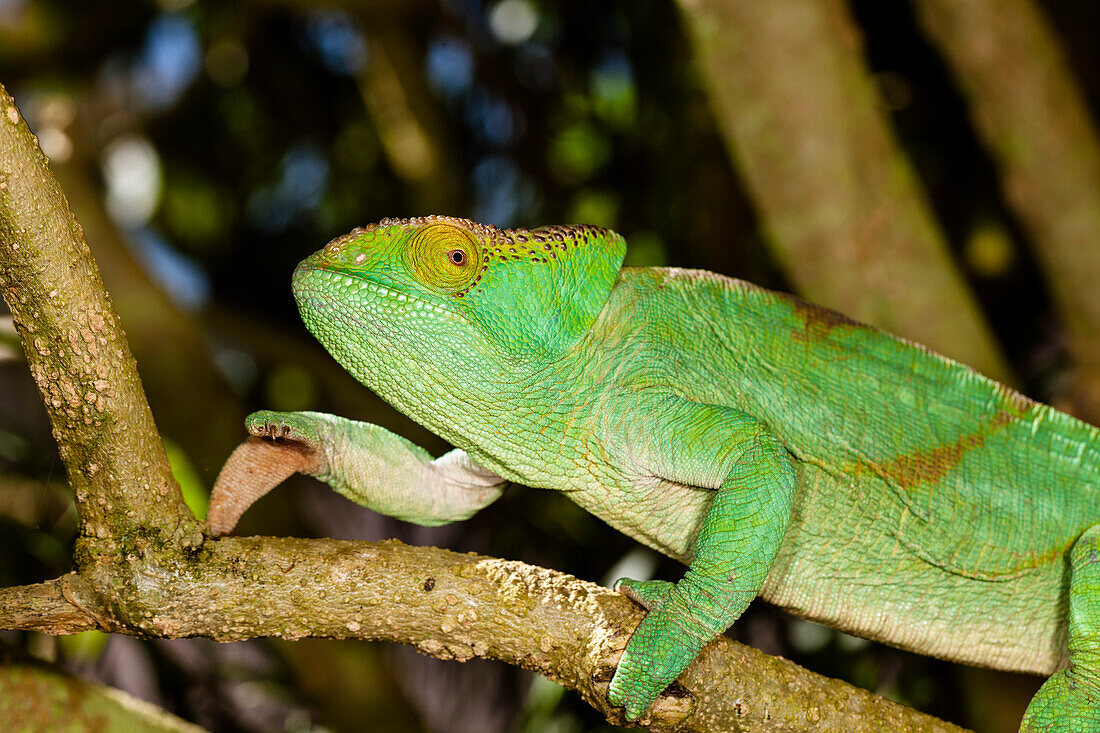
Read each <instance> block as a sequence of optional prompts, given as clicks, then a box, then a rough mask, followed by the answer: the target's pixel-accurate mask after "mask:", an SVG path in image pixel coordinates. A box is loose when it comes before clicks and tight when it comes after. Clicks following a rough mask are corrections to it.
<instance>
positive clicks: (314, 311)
mask: <svg viewBox="0 0 1100 733" xmlns="http://www.w3.org/2000/svg"><path fill="white" fill-rule="evenodd" d="M625 247H626V244H625V241H624V239H623V238H622V237H621V236H619V235H618V234H616V233H614V232H612V231H610V230H607V229H603V228H599V227H595V226H590V225H581V226H544V227H541V228H536V229H501V228H496V227H493V226H489V225H483V224H479V223H475V222H472V221H469V220H465V219H460V218H454V217H448V216H441V215H432V216H425V217H418V218H409V219H383V220H382V221H381V222H379V223H377V224H373V225H370V226H367V227H365V228H359V229H355V230H354V231H352V232H350V233H349V234H346V235H344V236H341V237H339V238H337V239H334V240H333V241H331V242H330V243H329V244H327V245H326V246H325V247H324V248H323V249H321V250H319V251H317V252H315V253H314V254H312V255H310V256H309V257H307V258H306V259H305V260H303V261H302V262H301V263H300V264H299V265H298V267H297V268H296V269H295V271H294V274H293V278H292V286H293V293H294V297H295V299H296V301H297V304H298V308H299V310H300V313H301V316H302V319H303V321H304V323H305V325H306V327H307V328H308V329H309V330H310V331H311V332H312V333H313V334H314V335H315V336H316V338H317V339H318V340H319V341H320V342H321V344H322V345H323V346H324V347H325V348H326V349H327V350H328V351H329V352H330V353H331V354H332V355H333V356H334V357H335V358H336V360H337V361H338V362H339V363H340V364H341V365H342V366H343V367H344V368H345V369H347V370H348V371H349V372H350V373H351V374H352V375H354V376H355V377H356V378H357V379H358V380H359V381H360V382H361V383H362V384H364V385H365V386H367V387H369V388H370V389H371V390H373V391H374V392H376V393H377V394H378V395H380V396H381V397H382V398H383V399H385V400H386V401H388V402H389V403H391V404H392V405H393V406H395V407H396V408H397V409H398V410H400V411H401V412H403V413H405V414H407V415H409V416H410V417H412V418H413V419H414V420H416V421H417V422H419V423H421V424H422V425H424V426H425V427H427V428H428V429H429V430H431V431H433V432H434V433H436V434H438V435H439V436H441V437H442V438H444V439H446V440H447V441H449V442H450V443H451V444H452V445H454V446H455V449H454V450H453V451H451V452H449V453H446V454H445V455H443V456H441V457H439V458H434V459H433V457H432V456H431V455H430V454H429V453H428V452H427V451H425V450H424V449H422V448H421V447H419V446H417V445H415V444H414V443H412V442H410V441H408V440H406V439H405V438H403V437H401V436H398V435H396V434H394V433H392V432H390V431H388V430H386V429H384V428H381V427H379V426H376V425H372V424H369V423H364V422H356V421H352V420H349V419H346V418H341V417H337V416H334V415H329V414H324V413H318V412H272V411H261V412H257V413H253V414H252V415H250V416H248V418H247V420H246V428H247V430H248V432H249V433H250V435H251V436H252V437H251V438H249V440H251V441H257V440H267V441H279V442H281V443H282V444H283V445H284V446H287V447H290V448H292V450H291V453H292V454H294V455H295V456H296V458H295V459H294V460H293V461H290V462H289V463H287V464H286V465H281V466H272V465H267V464H263V463H262V462H261V463H258V464H256V465H250V466H247V467H246V468H247V470H245V471H242V470H239V466H238V468H235V469H233V470H230V466H231V465H232V464H233V463H234V459H233V458H232V457H231V459H230V461H228V462H227V465H226V468H225V469H223V472H222V474H221V475H220V477H219V479H218V481H217V482H216V485H215V489H214V492H213V496H212V501H211V509H210V513H209V515H208V522H209V524H210V528H211V532H212V534H215V535H219V534H225V533H227V532H229V531H230V530H231V529H232V528H233V526H235V524H236V522H237V519H238V518H239V517H240V515H241V513H242V512H243V511H244V510H245V509H246V508H247V507H248V506H249V505H250V504H251V503H252V502H253V501H254V500H255V499H256V498H257V497H258V496H260V495H262V494H263V493H264V492H266V491H267V490H269V489H270V488H272V487H273V486H274V485H276V484H278V483H279V482H281V481H282V480H283V479H284V478H286V477H287V476H288V475H290V474H291V473H293V472H295V471H300V472H302V473H307V474H309V475H312V476H315V477H317V478H319V479H321V480H322V481H325V482H327V483H328V484H329V485H331V486H332V488H333V489H335V490H336V491H338V492H339V493H341V494H343V495H345V496H347V497H348V498H350V499H352V500H353V501H355V502H358V503H359V504H362V505H364V506H366V507H369V508H370V509H373V510H375V511H378V512H381V513H383V514H386V515H389V516H393V517H397V518H398V519H402V520H406V521H409V522H415V523H418V524H422V525H439V524H445V523H448V522H454V521H459V520H462V519H466V518H468V517H470V516H471V515H473V514H474V513H475V512H477V511H478V510H479V509H481V508H483V507H484V506H486V505H488V504H489V503H491V502H492V501H494V500H495V499H496V498H497V497H499V496H500V495H501V493H502V492H503V491H504V489H505V488H506V487H507V486H508V485H509V484H513V483H514V484H522V485H526V486H531V487H537V488H545V489H554V490H557V491H561V492H563V493H564V494H565V495H566V496H567V497H568V498H570V499H572V500H573V501H575V502H576V503H577V504H579V505H580V506H581V507H583V508H584V509H585V510H587V511H588V512H591V513H592V514H594V515H595V516H597V517H599V518H601V519H602V520H604V521H605V522H607V523H608V524H610V525H611V526H612V527H615V528H616V529H618V530H620V531H622V532H624V533H626V534H627V535H629V536H631V537H633V538H634V539H636V540H637V541H639V542H641V543H643V544H645V545H647V546H649V547H651V548H653V549H655V550H657V551H659V552H662V553H664V554H666V555H669V556H671V557H673V558H675V559H677V560H679V561H682V562H683V563H684V564H686V565H687V570H686V572H685V574H684V575H683V577H682V578H681V579H680V580H678V581H677V582H675V583H673V582H669V581H665V580H645V581H638V580H631V579H628V578H627V579H622V580H619V581H618V582H617V583H616V585H615V588H616V589H617V590H619V591H620V592H622V593H624V594H625V595H627V596H628V597H630V598H631V599H633V600H634V601H636V602H637V603H638V604H640V605H641V606H643V607H644V608H645V609H646V615H645V617H644V619H643V620H642V621H641V623H640V625H639V626H638V627H637V628H636V630H635V631H634V632H633V634H632V635H631V637H630V639H629V641H628V643H627V645H626V648H625V650H624V652H623V654H622V657H621V659H620V660H619V662H618V664H617V666H616V669H615V672H614V676H613V677H612V679H611V682H610V687H609V691H608V699H609V701H610V703H611V704H612V705H615V706H622V707H623V708H625V711H624V714H625V717H626V718H627V719H628V720H637V719H638V718H640V717H641V716H642V715H643V714H644V713H645V711H646V710H647V709H648V707H649V706H650V705H651V704H652V703H653V702H654V700H655V699H656V698H657V697H658V696H659V695H660V693H661V692H662V691H663V690H664V689H665V688H666V687H667V686H668V685H669V684H670V683H672V682H673V681H674V680H675V679H676V677H677V676H678V675H679V674H680V673H681V672H682V671H683V670H684V669H686V667H687V666H688V665H690V663H691V662H692V661H693V659H694V658H695V657H696V655H697V654H698V653H699V651H700V650H701V649H702V647H703V646H704V645H705V644H707V643H708V642H709V641H711V640H712V639H714V638H715V637H716V636H718V635H719V634H721V633H723V632H724V631H725V630H726V629H727V628H729V627H730V626H731V625H732V624H733V623H734V622H735V621H736V620H737V618H738V617H739V616H740V615H741V614H742V612H743V611H744V610H745V608H746V607H747V606H748V605H749V603H750V602H751V601H752V600H753V599H754V598H755V597H757V596H760V597H762V598H764V599H766V600H767V601H769V602H771V603H773V604H776V605H778V606H779V607H781V608H784V609H786V610H787V611H789V612H791V613H793V614H795V615H797V616H800V617H802V618H806V619H810V620H813V621H817V622H819V623H822V624H826V625H828V626H831V627H834V628H837V629H841V630H843V631H846V632H849V633H852V634H856V635H859V636H862V637H865V638H869V639H874V640H878V641H882V642H885V643H887V644H890V645H893V646H896V647H900V648H902V649H907V650H911V651H915V652H919V653H922V654H926V655H932V656H936V657H940V658H943V659H948V660H953V661H957V662H962V663H966V664H971V665H978V666H985V667H991V668H996V669H1002V670H1014V671H1020V672H1029V673H1035V674H1041V675H1049V677H1048V679H1047V680H1046V681H1045V682H1044V684H1043V685H1042V687H1041V688H1040V690H1039V692H1038V693H1037V694H1036V696H1035V697H1034V698H1033V700H1032V701H1031V702H1030V704H1029V706H1028V709H1027V712H1026V714H1025V716H1024V719H1023V722H1022V727H1021V730H1023V731H1029V732H1032V731H1054V730H1057V731H1063V730H1065V731H1069V730H1100V667H1098V664H1100V529H1098V527H1100V432H1098V430H1097V429H1096V428H1094V427H1092V426H1090V425H1087V424H1085V423H1083V422H1081V421H1079V420H1077V419H1075V418H1073V417H1071V416H1069V415H1067V414H1064V413H1062V412H1059V411H1057V410H1055V409H1054V408H1052V407H1049V406H1047V405H1044V404H1040V403H1038V402H1034V401H1032V400H1030V399H1028V398H1027V397H1025V396H1023V395H1021V394H1019V393H1017V392H1015V391H1013V390H1012V389H1010V388H1008V387H1006V386H1003V385H1001V384H998V383H996V382H994V381H992V380H990V379H987V378H986V377H984V376H982V375H980V374H978V373H976V372H975V371H973V370H971V369H970V368H968V367H966V366H964V365H962V364H959V363H957V362H954V361H952V360H950V359H948V358H946V357H943V356H940V355H938V354H936V353H933V352H932V351H930V350H928V349H926V348H924V347H922V346H919V345H917V344H915V343H912V342H909V341H906V340H904V339H902V338H898V337H896V336H893V335H890V334H888V333H886V332H884V331H881V330H878V329H876V328H873V327H870V326H866V325H862V324H860V323H858V322H856V321H853V320H851V319H849V318H847V317H845V316H843V315H841V314H839V313H836V312H834V311H831V310H828V309H826V308H823V307H819V306H816V305H812V304H810V303H807V302H805V301H803V300H801V299H799V298H797V297H795V296H792V295H786V294H783V293H778V292H773V291H769V290H766V289H763V288H761V287H758V286H755V285H752V284H750V283H747V282H744V281H740V280H736V279H732V278H729V277H724V276H722V275H718V274H713V273H710V272H706V271H701V270H689V269H680V268H655V267H643V268H634V267H623V266H622V262H623V258H624V253H625ZM246 444H247V441H246ZM244 447H245V445H242V446H241V448H239V449H238V451H240V450H241V449H242V448H244ZM234 455H236V454H234ZM238 463H239V461H238ZM246 473H248V474H249V476H250V478H249V479H248V480H241V477H242V476H244V475H245V474H246Z"/></svg>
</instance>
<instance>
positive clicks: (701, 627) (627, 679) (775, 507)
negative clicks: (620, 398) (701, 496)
mask: <svg viewBox="0 0 1100 733" xmlns="http://www.w3.org/2000/svg"><path fill="white" fill-rule="evenodd" d="M660 412H661V414H662V415H663V416H667V417H668V418H669V419H667V420H666V421H665V422H664V424H663V425H662V426H660V427H658V428H657V431H656V434H654V435H652V436H651V437H649V438H648V439H647V440H646V441H645V442H644V443H641V444H640V445H636V446H633V450H632V453H636V452H638V451H640V452H641V454H642V458H643V463H648V464H649V465H648V468H649V470H650V471H651V473H652V475H654V476H657V477H658V478H662V479H665V480H668V481H674V482H676V483H679V484H686V485H689V486H695V487H700V488H701V489H714V490H716V493H715V495H714V499H713V501H712V502H711V504H710V507H709V509H708V510H707V511H706V514H705V515H704V517H703V521H702V524H701V526H700V527H699V531H698V534H697V535H696V540H695V551H694V559H693V560H692V562H691V565H690V567H689V568H688V571H687V573H685V575H684V577H683V578H682V579H681V580H680V581H679V582H678V583H675V584H672V583H669V582H666V581H660V580H651V581H644V582H639V581H635V580H629V579H623V580H620V581H619V582H618V583H616V588H617V589H619V590H620V591H622V592H623V593H625V594H626V595H628V596H630V597H631V598H633V599H634V600H635V601H637V602H639V603H640V604H641V605H643V606H645V607H646V608H647V609H648V613H647V614H646V617H645V619H644V620H643V621H642V623H641V624H640V625H639V626H638V628H637V630H635V632H634V634H633V636H631V638H630V641H629V643H628V644H627V647H626V650H625V651H624V652H623V656H622V658H621V659H620V661H619V665H618V668H617V669H616V671H615V676H614V677H613V678H612V680H611V687H610V690H609V694H608V697H609V699H610V701H611V703H612V704H614V705H622V706H624V707H625V708H626V717H627V719H628V720H636V719H637V718H639V717H641V715H642V713H644V712H645V710H646V708H648V707H649V705H650V704H651V703H652V702H653V701H654V700H655V699H656V698H657V696H658V695H660V693H661V692H662V691H663V690H664V689H665V687H667V686H668V685H669V684H670V683H671V682H672V681H673V680H675V679H676V677H677V676H679V674H680V673H681V672H682V671H683V670H684V669H686V668H687V666H688V665H689V664H691V662H692V661H693V660H694V659H695V657H696V656H697V655H698V653H699V651H700V650H701V649H702V648H703V646H705V645H706V644H707V643H708V642H709V641H711V640H713V639H714V638H715V637H717V636H718V635H719V634H721V633H722V632H723V631H725V630H726V629H727V628H729V627H730V625H732V624H733V622H734V621H736V620H737V618H738V617H739V616H740V615H741V614H742V612H744V610H745V608H746V607H748V605H749V603H750V602H751V601H752V599H753V598H755V597H756V594H757V592H758V591H759V590H760V587H761V585H763V583H764V579H765V578H766V577H767V574H768V569H769V568H770V567H771V564H772V561H773V560H774V559H775V556H776V553H777V552H778V551H779V545H780V543H781V542H782V540H783V535H784V534H785V533H786V531H787V525H788V523H789V521H790V512H791V503H792V501H793V497H794V485H795V474H794V469H793V468H792V466H791V462H790V458H789V456H788V454H787V451H786V449H785V448H784V447H783V445H782V444H781V443H780V442H779V440H778V439H777V438H776V437H775V435H773V434H772V433H771V432H770V431H769V430H768V429H767V428H766V427H765V426H764V425H763V424H761V423H760V422H758V421H756V420H755V419H753V418H751V417H749V416H748V415H745V414H744V413H740V412H737V411H736V410H732V409H729V408H724V407H715V406H708V405H698V404H694V403H682V402H678V403H676V404H675V405H673V406H671V408H670V406H669V405H663V406H662V407H661V410H660ZM668 498H669V499H671V497H668Z"/></svg>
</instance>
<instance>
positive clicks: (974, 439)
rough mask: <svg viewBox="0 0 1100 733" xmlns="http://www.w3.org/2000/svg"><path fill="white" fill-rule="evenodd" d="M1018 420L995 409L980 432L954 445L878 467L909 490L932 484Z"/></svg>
mask: <svg viewBox="0 0 1100 733" xmlns="http://www.w3.org/2000/svg"><path fill="white" fill-rule="evenodd" d="M1018 418H1019V415H1014V414H1012V413H1011V412H1009V411H1007V410H998V411H997V413H996V414H995V415H994V416H993V419H992V420H990V421H989V423H988V424H987V425H986V426H985V427H983V428H982V429H981V430H980V431H979V432H976V433H971V434H970V435H964V436H962V437H961V438H959V439H958V440H956V441H955V442H954V443H949V444H947V445H940V446H936V447H935V448H932V449H931V450H918V451H914V452H913V453H909V454H907V455H903V456H898V457H897V458H895V459H894V460H892V461H890V462H889V463H887V464H885V465H883V466H881V468H880V471H881V474H882V475H883V476H885V477H887V478H890V479H892V480H894V481H896V482H897V484H898V485H899V486H901V487H902V488H906V489H910V488H913V487H914V486H916V485H918V484H921V483H935V482H937V481H939V480H940V479H942V478H943V477H944V476H946V475H947V474H948V473H949V472H950V471H951V470H952V469H953V468H955V466H957V465H958V464H959V461H961V460H962V458H963V456H964V455H966V453H967V452H968V451H970V450H973V449H974V448H978V447H980V446H981V445H982V444H983V443H985V439H986V438H987V437H988V436H989V434H990V433H992V432H993V431H994V430H996V429H997V428H1000V427H1002V426H1004V425H1007V424H1008V423H1010V422H1012V421H1013V420H1016V419H1018Z"/></svg>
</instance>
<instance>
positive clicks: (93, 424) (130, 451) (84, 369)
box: [0, 87, 202, 544]
mask: <svg viewBox="0 0 1100 733" xmlns="http://www.w3.org/2000/svg"><path fill="white" fill-rule="evenodd" d="M0 287H2V289H3V295H4V300H5V301H6V302H7V304H8V307H9V308H10V309H11V312H12V315H13V317H14V319H15V324H16V329H17V330H18V332H19V336H20V338H21V339H22V342H23V350H24V354H25V355H26V359H27V364H28V366H29V367H30V370H31V374H32V375H33V377H34V380H35V382H36V383H37V384H38V389H39V391H40V392H41V394H42V399H43V401H44V402H45V405H46V411H47V413H48V415H49V418H50V423H51V425H52V426H53V433H54V437H55V439H56V440H57V443H58V447H59V449H60V452H61V457H62V459H63V460H64V462H65V467H66V469H67V471H68V477H69V483H70V485H71V486H72V488H73V491H74V492H75V494H76V499H77V502H78V503H79V505H80V525H81V532H80V533H81V535H82V536H83V537H85V538H89V537H95V538H106V537H117V536H122V535H126V534H129V533H133V534H135V535H137V534H156V535H160V536H161V537H162V538H163V539H165V540H170V541H173V542H190V543H191V544H195V543H197V542H199V541H201V539H202V535H201V533H200V531H199V525H198V523H197V522H196V521H195V520H194V519H193V518H192V517H190V512H189V511H188V510H187V508H186V507H185V506H184V504H183V499H182V497H181V496H180V492H179V487H178V486H177V485H176V483H175V481H174V480H173V479H172V476H171V473H170V471H169V468H168V461H167V458H166V457H165V454H164V449H163V447H162V446H161V443H160V437H159V436H158V434H157V430H156V425H154V423H153V415H152V413H151V412H150V411H149V405H148V403H147V402H146V401H145V394H144V393H143V392H142V388H141V382H140V380H139V379H138V376H137V370H136V368H135V365H134V359H133V356H131V354H130V350H129V347H128V346H127V344H126V338H125V335H124V334H123V332H122V327H121V326H120V324H119V321H118V316H117V314H116V313H115V311H114V308H113V307H112V306H111V303H110V301H109V299H108V297H107V293H106V291H105V290H104V288H103V282H102V280H101V279H100V276H99V271H98V269H97V268H96V265H95V262H94V261H93V260H92V257H91V253H90V252H89V251H88V245H87V243H86V242H85V241H84V233H83V230H82V229H81V228H80V225H79V224H78V223H77V221H76V219H75V218H74V217H73V213H72V211H71V210H70V209H69V204H68V202H67V201H66V200H65V196H64V194H63V193H62V192H61V188H60V186H59V185H58V183H57V181H56V179H54V177H53V175H52V174H51V173H50V170H49V166H48V164H47V161H46V156H45V155H43V154H42V151H41V150H40V149H39V147H38V144H37V141H36V140H35V139H34V136H33V135H31V134H30V131H29V130H28V129H27V124H26V122H25V121H24V120H23V118H22V116H21V115H20V113H19V110H18V109H17V108H16V106H15V102H14V100H12V98H11V97H10V96H9V95H8V93H7V91H6V90H5V89H4V88H3V87H0Z"/></svg>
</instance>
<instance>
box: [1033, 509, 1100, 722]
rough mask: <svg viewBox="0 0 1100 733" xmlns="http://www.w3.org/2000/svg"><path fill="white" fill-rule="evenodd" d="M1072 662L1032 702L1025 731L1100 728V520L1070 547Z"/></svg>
mask: <svg viewBox="0 0 1100 733" xmlns="http://www.w3.org/2000/svg"><path fill="white" fill-rule="evenodd" d="M1068 610H1069V618H1068V622H1069V630H1068V631H1069V633H1068V639H1067V645H1066V647H1067V648H1066V651H1067V652H1068V656H1069V666H1068V667H1066V668H1065V669H1063V670H1060V671H1058V672H1055V673H1054V674H1053V675H1051V676H1050V678H1049V679H1048V680H1047V681H1046V682H1044V683H1043V686H1042V687H1040V688H1039V692H1037V693H1036V694H1035V697H1034V698H1033V699H1032V701H1031V704H1029V705H1028V706H1027V712H1026V713H1025V714H1024V720H1023V722H1022V723H1021V724H1020V731H1021V733H1039V732H1040V731H1042V733H1071V731H1100V525H1094V526H1092V527H1090V528H1089V529H1087V530H1085V532H1084V533H1083V534H1082V535H1081V537H1080V538H1078V540H1077V542H1076V543H1075V544H1074V546H1073V550H1072V552H1071V553H1070V582H1069V609H1068Z"/></svg>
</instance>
